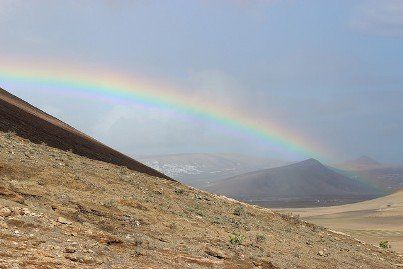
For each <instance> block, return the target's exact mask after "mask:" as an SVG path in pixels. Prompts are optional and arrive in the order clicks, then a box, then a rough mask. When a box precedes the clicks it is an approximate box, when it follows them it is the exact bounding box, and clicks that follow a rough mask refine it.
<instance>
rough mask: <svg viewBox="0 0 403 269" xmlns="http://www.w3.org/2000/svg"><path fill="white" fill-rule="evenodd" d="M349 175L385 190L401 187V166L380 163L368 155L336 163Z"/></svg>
mask: <svg viewBox="0 0 403 269" xmlns="http://www.w3.org/2000/svg"><path fill="white" fill-rule="evenodd" d="M336 166H337V167H338V168H339V169H341V170H344V171H346V172H342V173H343V174H348V175H349V176H351V177H355V178H357V179H360V180H361V181H364V182H367V183H369V184H371V185H373V186H375V187H377V188H380V189H382V190H384V191H386V192H393V191H396V190H399V189H400V188H403V166H401V165H400V166H399V165H393V164H384V163H380V162H378V161H376V160H374V159H372V158H370V157H368V156H361V157H359V158H357V159H355V160H350V161H347V162H344V163H342V164H339V165H336Z"/></svg>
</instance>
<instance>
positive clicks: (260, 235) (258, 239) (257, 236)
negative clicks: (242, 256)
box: [256, 234, 266, 243]
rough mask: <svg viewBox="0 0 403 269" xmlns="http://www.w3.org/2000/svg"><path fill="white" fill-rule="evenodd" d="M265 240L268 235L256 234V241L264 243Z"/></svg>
mask: <svg viewBox="0 0 403 269" xmlns="http://www.w3.org/2000/svg"><path fill="white" fill-rule="evenodd" d="M264 241H266V236H264V235H263V234H258V235H256V242H258V243H262V242H264Z"/></svg>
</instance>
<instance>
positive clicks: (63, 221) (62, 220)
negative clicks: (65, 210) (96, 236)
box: [57, 217, 73, 225]
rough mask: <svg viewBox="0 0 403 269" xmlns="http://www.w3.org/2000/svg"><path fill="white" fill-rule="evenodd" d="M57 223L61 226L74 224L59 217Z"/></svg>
mask: <svg viewBox="0 0 403 269" xmlns="http://www.w3.org/2000/svg"><path fill="white" fill-rule="evenodd" d="M57 222H59V223H61V224H67V225H70V224H72V223H73V222H71V221H69V220H68V219H65V218H63V217H58V218H57Z"/></svg>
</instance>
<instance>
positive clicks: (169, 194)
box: [0, 132, 403, 269]
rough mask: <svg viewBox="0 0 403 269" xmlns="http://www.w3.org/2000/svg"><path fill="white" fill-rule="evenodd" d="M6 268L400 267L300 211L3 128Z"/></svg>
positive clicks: (397, 259) (1, 206)
mask: <svg viewBox="0 0 403 269" xmlns="http://www.w3.org/2000/svg"><path fill="white" fill-rule="evenodd" d="M0 215H1V217H0V255H1V258H0V267H1V268H228V269H230V268H234V269H235V268H245V269H246V268H248V269H249V268H332V269H333V268H343V269H345V268H354V269H355V268H368V269H370V268H371V269H372V268H399V267H401V266H402V263H403V259H402V257H401V256H399V255H398V254H396V253H393V252H390V251H388V250H383V249H380V248H378V247H375V246H372V245H368V244H364V243H362V242H359V241H357V240H354V239H353V238H351V237H349V236H346V235H343V234H340V233H337V232H333V231H330V230H327V229H324V228H320V227H318V226H316V225H313V224H310V223H306V222H304V221H301V220H299V219H298V218H296V217H292V216H289V215H282V214H279V213H275V212H272V211H270V210H268V209H263V208H259V207H256V206H252V205H247V204H243V203H240V202H237V201H234V200H230V199H227V198H224V197H219V196H216V195H213V194H209V193H206V192H202V191H198V190H195V189H192V188H190V187H187V186H185V185H182V184H180V183H178V182H175V181H171V180H166V179H161V178H158V177H153V176H150V175H147V174H144V173H140V172H137V171H133V170H129V169H128V168H126V167H122V166H117V165H114V164H110V163H105V162H101V161H96V160H92V159H88V158H86V157H82V156H79V155H76V154H74V153H72V152H66V151H62V150H59V149H55V148H52V147H48V146H46V145H44V144H42V145H39V144H34V143H31V142H29V141H28V140H25V139H22V138H20V137H18V136H16V135H14V134H12V133H2V132H0Z"/></svg>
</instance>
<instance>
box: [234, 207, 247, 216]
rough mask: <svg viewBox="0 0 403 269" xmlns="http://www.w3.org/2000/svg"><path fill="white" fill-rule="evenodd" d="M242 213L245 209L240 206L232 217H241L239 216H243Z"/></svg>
mask: <svg viewBox="0 0 403 269" xmlns="http://www.w3.org/2000/svg"><path fill="white" fill-rule="evenodd" d="M244 212H245V209H244V207H243V206H241V205H239V206H237V207H236V208H235V209H234V215H235V216H241V215H243V214H244Z"/></svg>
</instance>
